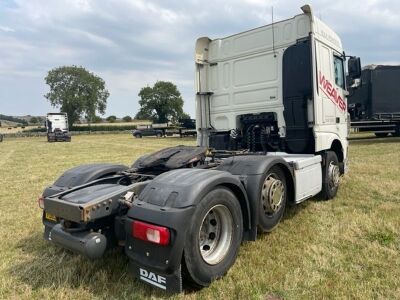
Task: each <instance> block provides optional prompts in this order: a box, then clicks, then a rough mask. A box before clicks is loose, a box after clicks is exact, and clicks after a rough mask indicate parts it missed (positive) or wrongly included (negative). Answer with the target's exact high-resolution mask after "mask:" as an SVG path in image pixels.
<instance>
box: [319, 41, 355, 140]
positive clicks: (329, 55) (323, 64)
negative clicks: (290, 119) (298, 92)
mask: <svg viewBox="0 0 400 300" xmlns="http://www.w3.org/2000/svg"><path fill="white" fill-rule="evenodd" d="M315 43H316V54H317V86H318V91H317V95H318V100H317V104H318V105H317V106H318V108H317V110H318V112H319V113H318V112H317V115H316V120H317V123H318V124H319V125H322V126H323V125H327V126H333V125H337V124H341V123H343V122H344V123H345V122H346V115H347V105H346V98H345V77H344V67H343V65H344V61H343V58H342V56H341V55H340V54H339V53H338V52H336V51H335V50H333V49H332V48H330V47H328V46H327V45H325V44H323V43H321V42H319V41H316V42H315ZM328 131H331V132H332V131H337V129H329V130H328Z"/></svg>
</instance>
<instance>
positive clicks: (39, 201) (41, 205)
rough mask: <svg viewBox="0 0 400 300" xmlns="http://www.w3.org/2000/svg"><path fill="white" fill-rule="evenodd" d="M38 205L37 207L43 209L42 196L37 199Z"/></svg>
mask: <svg viewBox="0 0 400 300" xmlns="http://www.w3.org/2000/svg"><path fill="white" fill-rule="evenodd" d="M38 205H39V207H40V208H41V209H44V197H43V196H40V197H39V198H38Z"/></svg>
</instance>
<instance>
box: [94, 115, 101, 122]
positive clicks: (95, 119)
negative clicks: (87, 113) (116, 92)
mask: <svg viewBox="0 0 400 300" xmlns="http://www.w3.org/2000/svg"><path fill="white" fill-rule="evenodd" d="M102 121H103V119H102V118H101V117H99V116H94V117H93V119H92V123H101V122H102Z"/></svg>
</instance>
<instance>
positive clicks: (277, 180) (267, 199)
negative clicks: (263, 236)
mask: <svg viewBox="0 0 400 300" xmlns="http://www.w3.org/2000/svg"><path fill="white" fill-rule="evenodd" d="M286 201H287V184H286V176H285V173H284V172H283V171H282V169H281V168H280V167H278V166H273V167H272V168H271V169H269V170H268V171H267V173H266V175H265V177H264V182H263V185H262V186H261V191H260V209H259V228H260V229H261V230H262V231H263V232H271V231H272V230H273V229H274V228H275V227H276V226H277V225H278V223H279V221H280V220H281V219H282V216H283V213H284V211H285V206H286Z"/></svg>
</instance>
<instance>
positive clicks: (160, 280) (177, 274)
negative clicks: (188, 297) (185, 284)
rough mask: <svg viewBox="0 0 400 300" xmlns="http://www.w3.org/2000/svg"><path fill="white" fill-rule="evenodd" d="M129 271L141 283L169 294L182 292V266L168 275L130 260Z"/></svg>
mask: <svg viewBox="0 0 400 300" xmlns="http://www.w3.org/2000/svg"><path fill="white" fill-rule="evenodd" d="M129 269H130V270H131V272H132V273H133V276H134V277H135V278H136V279H138V280H139V281H142V282H145V283H147V284H150V285H152V286H155V287H157V288H159V289H161V290H163V291H166V292H169V293H181V292H182V272H181V266H179V268H177V269H176V270H175V271H174V272H173V273H171V274H166V273H163V272H160V271H159V270H155V269H153V268H150V267H148V266H142V265H140V264H139V263H137V262H136V261H133V260H131V259H130V260H129Z"/></svg>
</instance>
